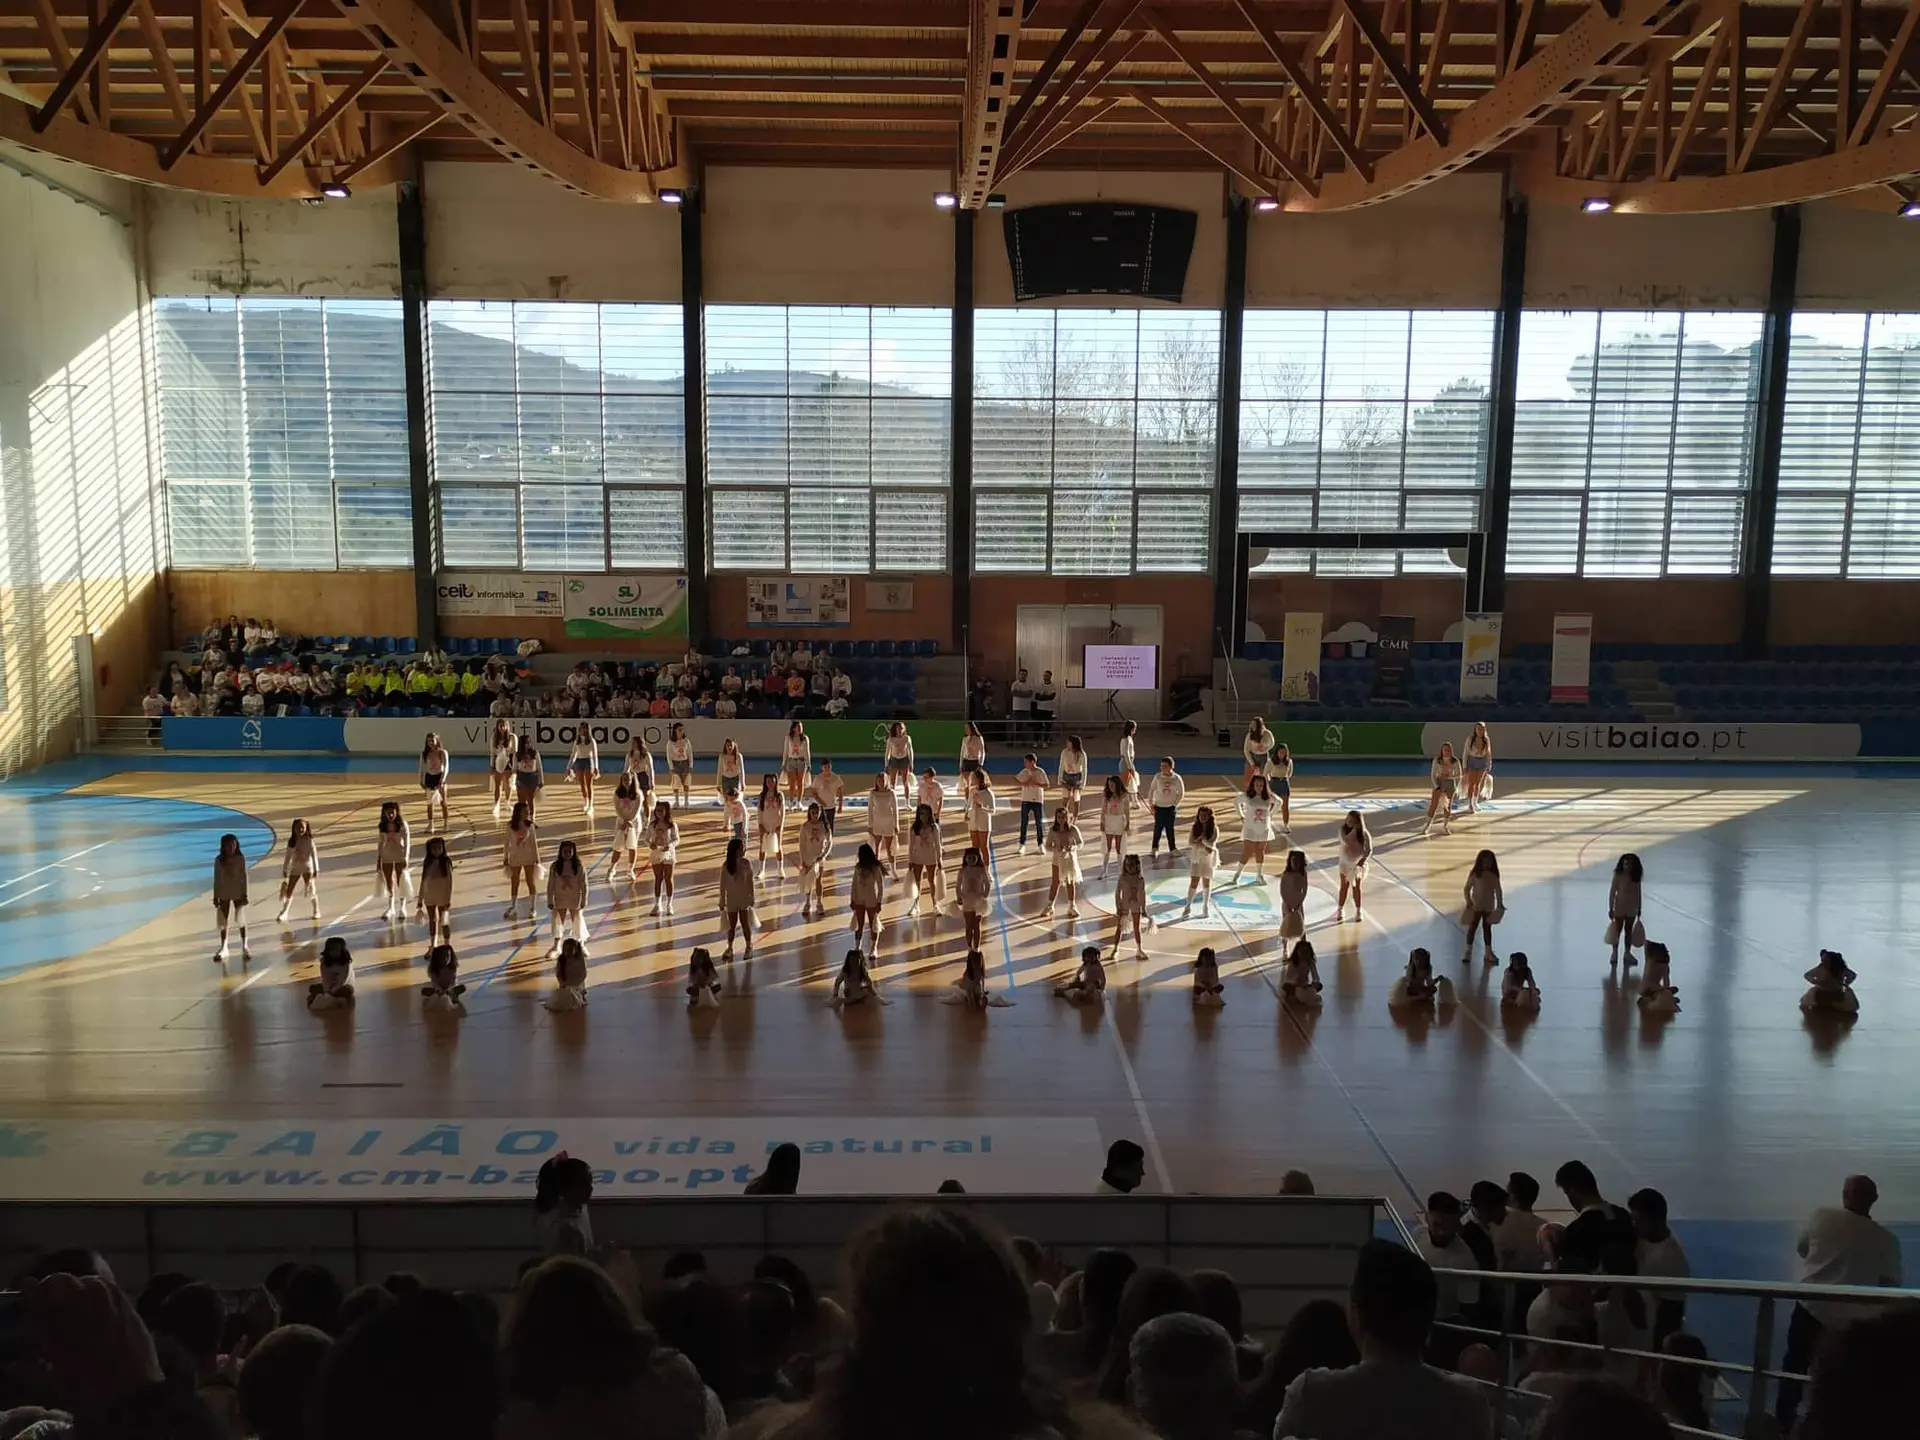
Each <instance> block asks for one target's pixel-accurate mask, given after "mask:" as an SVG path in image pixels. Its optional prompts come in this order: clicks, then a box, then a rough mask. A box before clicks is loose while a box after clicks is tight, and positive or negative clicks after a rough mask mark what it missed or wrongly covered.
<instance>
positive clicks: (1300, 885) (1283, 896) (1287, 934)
mask: <svg viewBox="0 0 1920 1440" xmlns="http://www.w3.org/2000/svg"><path fill="white" fill-rule="evenodd" d="M1307 889H1308V884H1307V852H1306V851H1304V850H1289V851H1288V852H1287V868H1286V869H1284V870H1282V871H1281V872H1280V938H1281V939H1283V940H1299V939H1302V938H1303V937H1304V936H1305V935H1306V933H1307Z"/></svg>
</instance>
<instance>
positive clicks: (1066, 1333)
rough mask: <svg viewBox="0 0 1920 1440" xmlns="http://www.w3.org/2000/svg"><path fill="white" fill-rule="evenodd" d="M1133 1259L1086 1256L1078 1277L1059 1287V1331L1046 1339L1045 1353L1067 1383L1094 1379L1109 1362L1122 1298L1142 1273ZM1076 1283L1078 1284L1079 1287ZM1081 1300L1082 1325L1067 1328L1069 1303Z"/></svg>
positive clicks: (1116, 1253) (1117, 1254)
mask: <svg viewBox="0 0 1920 1440" xmlns="http://www.w3.org/2000/svg"><path fill="white" fill-rule="evenodd" d="M1139 1268H1140V1267H1139V1265H1138V1264H1136V1263H1135V1261H1134V1258H1133V1256H1131V1255H1129V1254H1128V1253H1127V1252H1126V1251H1124V1250H1111V1249H1100V1250H1095V1251H1094V1252H1093V1253H1092V1254H1090V1255H1089V1256H1087V1263H1086V1264H1085V1265H1084V1266H1082V1267H1081V1269H1080V1272H1079V1273H1078V1274H1077V1275H1072V1276H1069V1277H1068V1278H1067V1280H1066V1282H1065V1283H1063V1284H1062V1285H1061V1287H1060V1291H1059V1303H1060V1314H1059V1318H1058V1320H1057V1321H1056V1323H1057V1324H1058V1325H1059V1327H1060V1328H1058V1329H1056V1330H1053V1331H1051V1332H1049V1334H1048V1335H1047V1336H1046V1337H1045V1342H1044V1346H1043V1348H1044V1350H1045V1353H1046V1355H1047V1358H1048V1360H1049V1361H1050V1362H1051V1363H1052V1366H1053V1368H1054V1369H1056V1370H1057V1371H1059V1372H1060V1374H1062V1375H1063V1376H1066V1377H1067V1378H1068V1379H1073V1378H1076V1377H1079V1376H1084V1375H1093V1374H1095V1373H1096V1372H1097V1371H1098V1370H1099V1368H1100V1362H1101V1361H1102V1360H1104V1359H1105V1358H1106V1354H1107V1342H1108V1341H1109V1340H1110V1339H1111V1338H1112V1336H1113V1326H1114V1321H1115V1320H1116V1318H1117V1317H1118V1316H1119V1313H1120V1295H1121V1292H1122V1291H1124V1290H1125V1289H1126V1288H1127V1281H1129V1280H1131V1279H1132V1278H1133V1272H1134V1271H1135V1270H1137V1269H1139ZM1075 1282H1078V1283H1077V1285H1076V1283H1075ZM1075 1295H1077V1296H1078V1299H1079V1315H1078V1320H1079V1323H1078V1324H1077V1325H1073V1324H1068V1323H1066V1322H1067V1321H1068V1319H1069V1318H1070V1317H1069V1309H1070V1302H1071V1300H1072V1298H1073V1296H1075Z"/></svg>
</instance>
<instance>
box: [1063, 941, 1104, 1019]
mask: <svg viewBox="0 0 1920 1440" xmlns="http://www.w3.org/2000/svg"><path fill="white" fill-rule="evenodd" d="M1053 993H1054V994H1056V995H1058V996H1059V997H1060V998H1061V999H1062V1000H1071V1001H1073V1002H1074V1003H1075V1004H1079V1003H1081V1002H1083V1001H1088V1000H1091V1001H1092V1002H1093V1003H1094V1004H1096V1005H1098V1004H1099V1003H1100V998H1101V997H1102V996H1103V995H1105V994H1106V993H1107V967H1106V966H1104V965H1102V964H1101V963H1100V947H1099V946H1098V945H1089V946H1087V947H1086V948H1085V949H1084V950H1082V951H1081V952H1080V968H1079V969H1078V970H1076V971H1074V972H1073V978H1072V979H1071V980H1068V981H1066V982H1065V983H1064V984H1061V985H1056V986H1055V987H1054V990H1053Z"/></svg>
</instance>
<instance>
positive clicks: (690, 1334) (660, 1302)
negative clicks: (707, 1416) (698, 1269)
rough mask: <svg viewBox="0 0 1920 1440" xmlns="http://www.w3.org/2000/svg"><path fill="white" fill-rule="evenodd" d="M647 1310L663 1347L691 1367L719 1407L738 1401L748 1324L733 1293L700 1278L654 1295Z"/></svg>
mask: <svg viewBox="0 0 1920 1440" xmlns="http://www.w3.org/2000/svg"><path fill="white" fill-rule="evenodd" d="M645 1308H646V1317H647V1322H648V1323H649V1324H650V1325H652V1326H653V1328H654V1331H655V1332H656V1333H657V1334H658V1335H659V1337H660V1341H661V1343H662V1344H664V1345H670V1346H672V1347H673V1348H674V1349H675V1350H678V1351H679V1352H680V1353H681V1354H683V1355H685V1356H686V1357H687V1359H689V1360H691V1361H692V1362H693V1368H694V1369H696V1370H698V1371H699V1372H700V1378H701V1379H702V1380H704V1381H705V1382H706V1384H707V1388H708V1389H709V1390H711V1391H713V1393H714V1394H715V1395H717V1396H719V1397H720V1403H721V1404H723V1405H732V1404H734V1403H736V1402H737V1401H738V1400H740V1399H741V1397H742V1386H741V1380H742V1373H741V1365H742V1362H743V1361H744V1359H745V1357H746V1348H747V1322H746V1312H745V1310H744V1309H743V1308H742V1306H741V1304H740V1297H739V1294H738V1293H737V1292H736V1291H734V1290H731V1289H729V1288H728V1287H727V1286H724V1285H719V1284H716V1283H714V1282H713V1281H712V1280H709V1279H706V1278H705V1277H704V1276H699V1277H695V1278H694V1279H691V1280H687V1281H685V1282H684V1283H682V1284H679V1285H671V1286H668V1287H667V1288H666V1289H664V1290H656V1291H654V1292H653V1293H652V1294H651V1295H649V1296H648V1297H647V1299H646V1304H645Z"/></svg>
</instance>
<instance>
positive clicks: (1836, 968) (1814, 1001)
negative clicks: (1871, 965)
mask: <svg viewBox="0 0 1920 1440" xmlns="http://www.w3.org/2000/svg"><path fill="white" fill-rule="evenodd" d="M1856 978H1858V977H1856V976H1855V975H1854V973H1853V971H1851V970H1849V969H1848V968H1847V962H1846V960H1845V958H1844V957H1842V955H1841V954H1840V952H1839V951H1838V950H1822V951H1821V952H1820V963H1819V964H1818V965H1816V966H1814V967H1813V969H1811V970H1809V971H1807V984H1808V985H1809V986H1811V987H1812V988H1811V989H1809V990H1808V991H1807V993H1806V994H1804V995H1802V996H1801V997H1800V1008H1801V1009H1802V1010H1803V1011H1805V1012H1806V1013H1807V1014H1809V1015H1812V1014H1814V1013H1815V1012H1816V1011H1825V1012H1826V1013H1827V1014H1830V1015H1843V1016H1845V1017H1846V1018H1847V1019H1849V1020H1851V1019H1853V1018H1854V1017H1855V1016H1856V1015H1858V1014H1859V1013H1860V1001H1859V1000H1858V998H1856V997H1855V995H1854V993H1853V982H1854V980H1855V979H1856Z"/></svg>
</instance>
